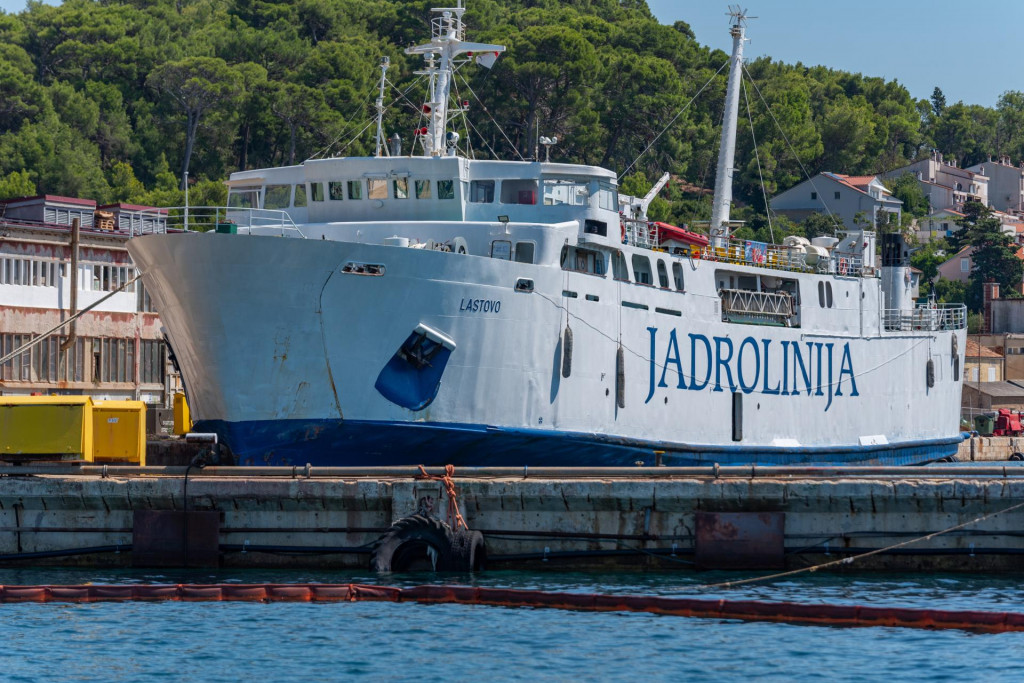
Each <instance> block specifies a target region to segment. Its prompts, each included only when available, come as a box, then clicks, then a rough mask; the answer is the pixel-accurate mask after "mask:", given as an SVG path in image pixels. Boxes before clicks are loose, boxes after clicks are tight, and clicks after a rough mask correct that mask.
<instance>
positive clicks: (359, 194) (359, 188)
mask: <svg viewBox="0 0 1024 683" xmlns="http://www.w3.org/2000/svg"><path fill="white" fill-rule="evenodd" d="M348 198H349V199H362V198H363V181H362V180H350V181H348Z"/></svg>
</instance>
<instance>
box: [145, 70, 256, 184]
mask: <svg viewBox="0 0 1024 683" xmlns="http://www.w3.org/2000/svg"><path fill="white" fill-rule="evenodd" d="M146 83H147V84H148V85H149V86H150V87H151V88H153V89H155V90H158V91H160V92H161V93H163V94H164V95H166V96H167V97H168V98H170V99H171V100H173V101H174V103H175V104H176V105H177V107H178V109H179V110H180V111H181V112H183V113H184V114H185V151H184V154H183V155H182V162H181V176H182V183H183V184H182V187H184V178H185V174H186V173H188V168H189V162H190V161H191V160H192V149H193V147H194V146H195V141H196V134H197V133H198V132H199V125H200V123H201V122H202V120H203V117H204V115H206V114H208V113H209V112H211V111H216V110H217V109H218V108H220V107H225V108H226V107H228V106H230V105H231V104H233V103H234V102H235V101H236V100H237V99H238V98H239V97H240V96H241V94H242V87H243V83H244V78H243V76H242V74H240V73H239V72H238V71H237V70H235V69H232V68H231V67H230V66H228V64H227V62H225V61H224V60H223V59H219V58H217V57H187V58H185V59H183V60H180V61H176V62H166V63H164V64H161V65H160V66H159V67H157V68H156V69H155V70H154V71H153V72H152V73H151V74H150V75H149V77H148V78H147V79H146Z"/></svg>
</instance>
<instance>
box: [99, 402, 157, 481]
mask: <svg viewBox="0 0 1024 683" xmlns="http://www.w3.org/2000/svg"><path fill="white" fill-rule="evenodd" d="M92 448H93V450H92V453H93V460H95V461H96V462H132V463H138V464H139V465H142V466H145V465H146V404H145V403H143V402H142V401H99V402H97V403H96V405H94V406H93V408H92Z"/></svg>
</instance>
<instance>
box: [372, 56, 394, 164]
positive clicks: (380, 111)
mask: <svg viewBox="0 0 1024 683" xmlns="http://www.w3.org/2000/svg"><path fill="white" fill-rule="evenodd" d="M389 66H391V58H390V57H388V56H387V55H384V56H383V57H382V58H381V60H380V91H379V92H378V93H377V154H376V156H380V152H381V149H384V150H385V151H386V150H387V147H385V145H384V87H385V85H386V84H387V80H388V79H387V77H388V67H389Z"/></svg>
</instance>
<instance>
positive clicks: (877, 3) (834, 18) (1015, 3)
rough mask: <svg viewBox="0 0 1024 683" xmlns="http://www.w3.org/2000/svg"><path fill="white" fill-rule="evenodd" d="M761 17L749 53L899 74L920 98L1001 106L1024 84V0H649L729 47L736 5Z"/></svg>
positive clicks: (753, 24) (711, 42)
mask: <svg viewBox="0 0 1024 683" xmlns="http://www.w3.org/2000/svg"><path fill="white" fill-rule="evenodd" d="M730 3H733V4H740V5H741V6H742V7H744V8H745V9H747V10H748V12H747V13H748V14H749V15H751V16H756V17H758V18H757V19H752V20H750V21H749V22H748V25H747V37H748V38H749V39H750V42H749V43H748V44H747V46H746V47H745V48H744V56H745V57H747V58H750V59H753V58H756V57H761V56H769V57H771V58H772V59H774V60H776V61H781V62H785V63H788V64H795V63H796V62H802V63H803V64H804V65H807V66H812V65H818V64H821V65H823V66H827V67H831V68H834V69H841V70H843V71H852V72H856V73H862V74H864V75H865V76H881V77H883V78H885V79H886V80H893V79H895V80H897V81H899V82H900V83H901V84H902V85H903V86H905V87H906V88H907V89H908V90H909V91H910V94H911V96H913V97H914V98H916V99H927V98H930V97H931V95H932V91H933V90H934V88H935V87H936V86H938V87H939V88H941V89H942V92H943V94H945V96H946V101H947V102H948V103H950V104H952V103H954V102H957V101H960V100H962V101H964V102H965V103H967V104H980V105H984V106H986V107H994V106H995V105H996V102H997V101H998V99H999V96H1000V95H1001V94H1002V93H1004V92H1005V91H1007V90H1024V69H1022V68H1021V66H1022V61H1024V60H1022V59H1021V55H1022V54H1024V40H1022V39H1024V0H980V1H979V2H964V1H963V0H858V1H857V2H835V1H834V0H749V1H744V2H737V0H728V2H727V1H726V0H721V1H720V2H719V1H717V0H648V2H647V4H648V5H649V6H650V8H651V11H652V12H653V13H654V16H656V17H657V18H658V20H659V21H660V22H661V23H663V24H673V23H675V22H676V21H679V20H683V21H685V22H686V23H688V24H689V25H690V28H692V29H693V32H694V34H695V35H696V37H697V41H698V42H700V43H702V44H704V45H708V46H710V47H713V48H718V49H721V50H724V51H725V52H729V51H731V50H732V39H731V38H730V37H729V18H728V17H727V16H726V12H727V11H728V9H727V6H728V5H729V4H730Z"/></svg>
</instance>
